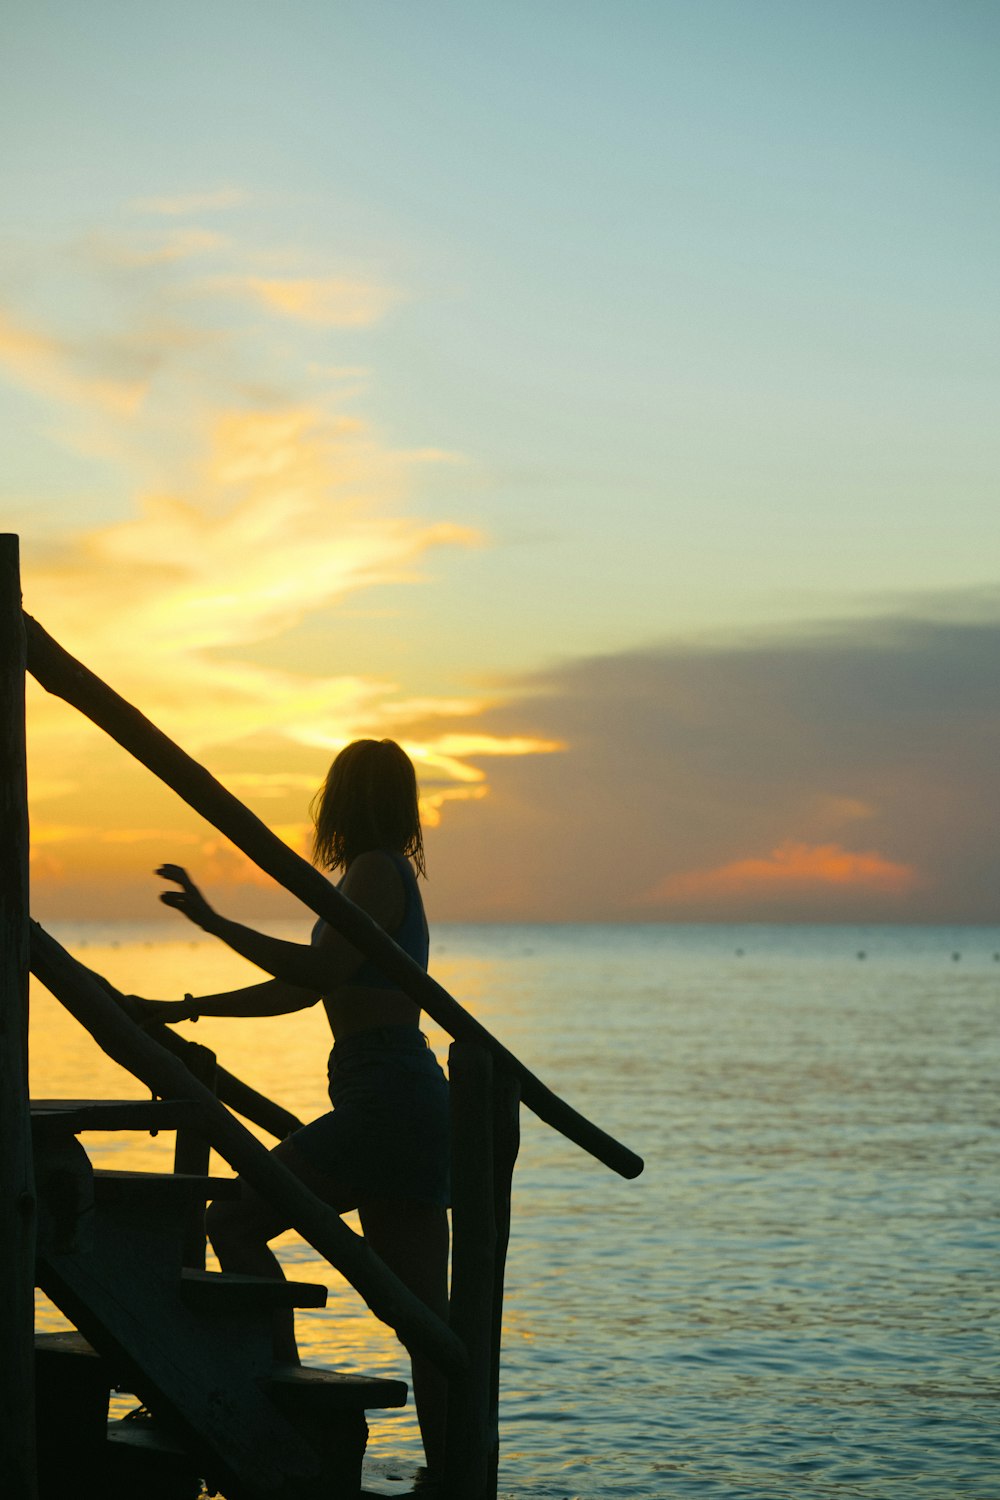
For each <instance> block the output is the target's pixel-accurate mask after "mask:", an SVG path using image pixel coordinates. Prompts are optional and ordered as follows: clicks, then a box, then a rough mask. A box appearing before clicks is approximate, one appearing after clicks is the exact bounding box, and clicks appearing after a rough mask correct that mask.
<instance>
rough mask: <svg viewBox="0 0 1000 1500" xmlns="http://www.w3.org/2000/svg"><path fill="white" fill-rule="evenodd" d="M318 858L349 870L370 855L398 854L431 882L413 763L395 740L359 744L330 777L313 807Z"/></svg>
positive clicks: (332, 866) (339, 760)
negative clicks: (381, 851) (384, 851)
mask: <svg viewBox="0 0 1000 1500" xmlns="http://www.w3.org/2000/svg"><path fill="white" fill-rule="evenodd" d="M310 812H311V813H312V817H313V822H314V824H315V833H314V835H313V857H314V859H315V861H316V863H317V864H318V865H320V866H322V868H323V869H326V870H339V869H346V868H347V866H348V865H349V864H350V863H351V861H352V860H353V859H355V858H356V857H357V855H359V854H365V853H367V851H368V850H369V849H394V850H396V851H397V852H398V853H400V854H405V855H407V857H408V858H410V859H412V860H413V863H414V864H415V865H416V867H417V869H418V870H419V871H420V874H421V875H423V876H424V877H426V875H427V870H426V868H425V865H424V840H423V835H422V834H421V831H420V812H419V808H418V805H417V777H416V772H415V771H414V769H413V763H412V761H411V760H410V757H409V756H408V755H407V754H406V752H405V750H401V749H400V747H399V746H398V745H397V744H396V741H395V740H355V741H354V743H353V744H352V745H346V746H345V747H344V749H343V750H341V752H340V754H339V755H338V756H337V758H336V760H335V761H334V762H333V765H332V766H331V767H330V769H329V771H328V772H327V777H326V780H325V781H324V783H323V785H322V786H321V787H320V789H319V791H318V792H317V793H316V796H315V797H314V798H313V801H312V805H311V807H310Z"/></svg>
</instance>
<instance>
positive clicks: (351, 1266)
mask: <svg viewBox="0 0 1000 1500" xmlns="http://www.w3.org/2000/svg"><path fill="white" fill-rule="evenodd" d="M31 971H32V973H33V974H34V975H35V977H36V978H37V979H38V980H40V981H41V983H42V984H44V986H45V988H46V989H47V990H49V991H51V993H52V994H53V995H55V997H56V998H57V999H58V1000H59V1001H61V1003H62V1004H63V1005H64V1006H65V1007H66V1009H67V1010H68V1011H70V1013H71V1014H72V1015H74V1016H75V1017H76V1019H77V1020H78V1021H79V1022H80V1024H81V1025H82V1026H84V1027H86V1029H87V1030H88V1031H89V1032H90V1034H91V1036H92V1037H93V1038H94V1040H95V1041H96V1042H97V1044H98V1046H99V1047H100V1048H101V1049H102V1050H103V1051H104V1052H106V1053H107V1054H108V1056H109V1057H111V1058H113V1059H114V1061H115V1062H117V1063H119V1064H120V1065H121V1066H122V1067H123V1068H127V1069H128V1071H129V1072H130V1073H133V1074H134V1075H135V1076H136V1077H137V1078H140V1079H141V1080H142V1082H143V1083H144V1084H145V1085H146V1086H147V1088H149V1089H151V1090H152V1091H153V1092H154V1093H155V1094H158V1095H159V1096H160V1097H161V1098H174V1099H194V1100H195V1101H196V1102H197V1103H199V1104H201V1106H202V1108H203V1111H204V1122H205V1133H206V1135H207V1136H208V1138H209V1140H210V1142H211V1144H212V1146H213V1148H214V1149H215V1150H216V1151H217V1152H218V1153H219V1155H220V1156H222V1157H224V1158H225V1160H226V1161H228V1162H229V1164H230V1166H232V1167H234V1168H235V1170H236V1171H237V1172H239V1174H240V1175H241V1176H242V1177H244V1178H245V1179H246V1180H247V1182H249V1183H250V1184H251V1186H252V1187H254V1188H255V1189H256V1190H257V1191H258V1192H259V1193H260V1194H261V1195H262V1196H263V1197H265V1198H267V1200H268V1202H269V1203H270V1204H271V1205H272V1206H273V1207H274V1208H275V1209H277V1211H278V1212H279V1213H281V1214H283V1215H287V1218H288V1222H289V1227H290V1228H292V1229H295V1230H296V1231H297V1232H298V1233H299V1234H300V1235H301V1236H302V1238H303V1239H304V1240H306V1241H307V1242H308V1243H309V1244H310V1245H312V1247H313V1249H314V1250H317V1251H318V1252H319V1254H320V1255H322V1256H323V1257H324V1258H325V1259H326V1260H328V1261H329V1262H330V1264H331V1265H332V1266H335V1267H336V1269H337V1270H338V1271H340V1273H341V1274H342V1275H343V1276H345V1277H346V1278H347V1280H348V1281H349V1282H350V1283H351V1285H352V1286H353V1287H354V1288H355V1289H356V1290H357V1291H358V1292H359V1293H360V1295H361V1296H362V1297H363V1298H364V1300H365V1302H366V1303H367V1305H368V1306H369V1307H370V1308H371V1310H372V1312H373V1313H374V1314H375V1316H376V1317H377V1318H379V1319H380V1320H381V1321H382V1322H383V1323H388V1325H389V1327H390V1328H393V1329H395V1331H396V1333H397V1334H398V1335H399V1338H400V1340H401V1341H402V1343H404V1344H405V1345H406V1346H407V1348H409V1349H416V1350H417V1351H418V1352H420V1353H423V1354H425V1355H426V1356H427V1358H428V1359H431V1360H433V1361H434V1362H435V1363H436V1364H438V1365H439V1366H440V1367H441V1369H443V1370H446V1371H448V1372H449V1373H452V1374H454V1373H459V1372H461V1371H462V1370H463V1369H464V1368H465V1366H466V1363H467V1356H466V1352H465V1348H464V1346H463V1344H462V1343H461V1341H460V1340H459V1339H458V1338H457V1337H456V1335H455V1334H454V1333H453V1332H452V1330H451V1329H450V1328H449V1327H448V1325H447V1324H446V1323H444V1322H443V1321H442V1320H441V1319H440V1318H439V1317H437V1315H436V1314H435V1313H433V1312H432V1311H431V1310H430V1308H429V1307H427V1306H426V1305H425V1304H424V1303H423V1302H421V1301H420V1299H419V1297H416V1296H415V1295H414V1294H413V1293H412V1292H411V1291H410V1289H409V1288H408V1287H407V1286H404V1284H403V1282H401V1281H400V1280H399V1278H398V1276H396V1275H395V1274H394V1273H393V1272H392V1271H390V1270H389V1268H388V1266H386V1265H385V1264H384V1263H383V1262H382V1261H381V1260H379V1258H378V1256H377V1255H375V1253H374V1252H373V1251H372V1250H371V1249H370V1248H369V1246H368V1245H367V1244H366V1243H365V1241H364V1239H363V1238H362V1237H361V1236H360V1235H357V1234H355V1233H354V1232H353V1230H351V1229H349V1228H348V1227H347V1225H346V1224H345V1223H343V1221H342V1220H341V1218H340V1217H339V1215H338V1214H337V1213H335V1212H334V1210H333V1209H332V1208H330V1207H329V1206H328V1205H327V1204H326V1203H323V1202H322V1201H321V1200H320V1199H319V1198H317V1197H316V1196H315V1195H314V1194H313V1193H311V1192H310V1191H309V1189H308V1188H307V1187H306V1186H305V1184H304V1183H303V1182H301V1181H300V1180H299V1178H297V1177H296V1176H295V1175H294V1173H292V1172H290V1171H289V1170H288V1168H287V1167H286V1166H284V1165H283V1164H282V1163H281V1162H280V1161H278V1160H277V1158H276V1157H274V1156H273V1155H272V1154H271V1152H269V1151H268V1149H267V1148H266V1146H262V1145H261V1143H260V1141H258V1140H257V1138H256V1136H253V1135H251V1134H250V1132H249V1131H248V1130H247V1129H246V1127H245V1126H243V1125H241V1124H240V1122H239V1121H238V1120H236V1119H234V1118H233V1116H232V1115H231V1114H230V1113H229V1111H228V1110H227V1109H225V1108H224V1106H223V1105H221V1104H220V1103H219V1101H218V1100H217V1099H216V1097H215V1095H214V1094H213V1093H212V1091H211V1090H210V1089H208V1088H206V1087H205V1085H204V1084H203V1083H200V1082H199V1081H198V1079H196V1078H195V1077H194V1076H193V1074H191V1073H190V1072H189V1070H188V1069H187V1068H186V1067H185V1066H184V1064H183V1063H182V1062H181V1061H180V1060H179V1059H178V1058H176V1057H174V1056H173V1055H172V1054H171V1053H169V1052H167V1051H166V1050H165V1049H164V1048H163V1047H161V1046H160V1044H159V1043H158V1042H155V1041H154V1040H153V1039H152V1037H149V1036H147V1035H146V1034H145V1032H144V1031H143V1030H142V1028H141V1027H139V1026H137V1025H136V1024H135V1022H134V1021H131V1020H129V1018H128V1016H126V1015H125V1014H124V1012H123V1011H122V1010H121V1009H119V1007H118V1006H117V1005H115V1003H114V1001H113V1000H112V999H111V997H110V996H109V995H108V994H107V993H106V991H105V990H104V988H103V987H102V986H101V985H100V984H99V983H97V981H96V980H95V978H94V976H93V975H92V974H91V973H90V971H89V970H88V969H86V968H85V967H84V966H83V965H82V964H80V963H78V962H77V960H76V959H75V958H73V957H72V955H71V954H69V953H67V952H66V950H65V948H63V947H62V946H61V945H60V944H59V943H58V942H56V940H55V938H53V937H51V936H50V934H49V933H47V932H46V931H45V930H44V928H42V927H40V926H39V924H38V923H37V922H32V924H31Z"/></svg>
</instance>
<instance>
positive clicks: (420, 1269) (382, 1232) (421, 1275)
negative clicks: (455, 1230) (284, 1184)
mask: <svg viewBox="0 0 1000 1500" xmlns="http://www.w3.org/2000/svg"><path fill="white" fill-rule="evenodd" d="M360 1214H361V1227H362V1229H363V1230H364V1232H365V1239H366V1240H367V1241H368V1243H369V1245H370V1246H371V1248H372V1249H373V1250H374V1251H375V1254H376V1255H378V1256H380V1257H381V1259H382V1260H384V1261H385V1263H386V1265H387V1266H388V1267H389V1269H390V1270H391V1271H395V1273H396V1275H397V1276H398V1277H399V1279H400V1281H402V1282H405V1284H406V1285H407V1286H408V1287H409V1288H410V1291H411V1292H413V1293H414V1294H415V1295H416V1296H418V1297H419V1298H420V1300H421V1301H422V1302H425V1303H426V1304H427V1306H428V1307H429V1308H430V1309H431V1310H432V1311H433V1312H436V1313H437V1315H438V1317H439V1318H443V1319H444V1320H445V1321H447V1318H448V1215H447V1212H446V1211H445V1209H443V1208H435V1207H434V1206H433V1205H432V1204H427V1203H411V1202H404V1201H400V1200H398V1199H393V1200H391V1201H390V1200H385V1201H380V1202H377V1203H369V1204H367V1205H365V1206H363V1207H362V1208H361V1209H360ZM410 1362H411V1366H412V1369H413V1400H414V1404H415V1406H416V1408H417V1420H418V1421H419V1423H420V1435H421V1437H422V1439H423V1443H424V1453H425V1455H426V1458H427V1467H428V1469H430V1470H433V1471H436V1472H440V1470H441V1469H442V1467H443V1465H444V1440H445V1428H446V1423H447V1418H448V1382H447V1379H446V1377H445V1376H444V1375H442V1373H441V1371H440V1370H439V1369H438V1368H437V1366H436V1365H435V1364H432V1363H431V1361H430V1360H429V1359H426V1358H425V1357H424V1356H423V1355H420V1354H411V1357H410Z"/></svg>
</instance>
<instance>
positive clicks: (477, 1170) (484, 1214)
mask: <svg viewBox="0 0 1000 1500" xmlns="http://www.w3.org/2000/svg"><path fill="white" fill-rule="evenodd" d="M448 1076H449V1082H450V1090H451V1121H452V1157H451V1160H452V1274H451V1304H450V1321H451V1326H452V1328H453V1329H454V1331H455V1332H456V1333H457V1334H458V1337H459V1338H460V1339H461V1340H462V1343H463V1344H464V1345H465V1347H466V1349H467V1350H468V1353H469V1368H468V1370H467V1371H466V1372H465V1373H464V1374H463V1375H462V1377H461V1378H460V1379H453V1380H452V1381H451V1383H450V1385H449V1390H448V1441H447V1452H446V1459H445V1494H446V1495H447V1497H448V1500H496V1493H497V1466H498V1458H499V1423H498V1408H499V1388H500V1340H501V1318H502V1313H503V1276H504V1264H505V1261H506V1254H507V1240H508V1237H509V1234H510V1191H511V1175H512V1173H513V1170H514V1162H515V1159H516V1157H517V1148H518V1141H519V1105H520V1092H519V1088H518V1082H517V1079H516V1078H514V1077H513V1076H512V1075H511V1074H509V1073H508V1074H504V1073H503V1072H502V1071H501V1070H500V1069H499V1068H496V1067H494V1063H493V1058H492V1056H491V1054H490V1053H489V1052H488V1051H487V1050H486V1049H485V1048H484V1047H479V1046H477V1045H476V1044H475V1043H473V1042H454V1043H453V1044H452V1046H451V1048H450V1050H449V1053H448Z"/></svg>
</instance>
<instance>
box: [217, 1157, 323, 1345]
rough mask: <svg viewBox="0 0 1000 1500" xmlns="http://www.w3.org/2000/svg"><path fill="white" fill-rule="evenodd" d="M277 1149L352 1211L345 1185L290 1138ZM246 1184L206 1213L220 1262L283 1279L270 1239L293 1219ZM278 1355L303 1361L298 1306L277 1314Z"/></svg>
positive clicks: (312, 1184)
mask: <svg viewBox="0 0 1000 1500" xmlns="http://www.w3.org/2000/svg"><path fill="white" fill-rule="evenodd" d="M271 1154H272V1155H273V1156H276V1157H277V1158H278V1159H279V1161H281V1162H282V1163H283V1164H284V1165H285V1166H286V1167H288V1169H289V1171H291V1172H294V1173H295V1175H296V1177H298V1178H300V1179H301V1181H302V1182H304V1183H305V1185H306V1187H307V1188H309V1189H310V1191H311V1192H313V1193H315V1194H316V1196H317V1198H321V1199H322V1200H323V1202H324V1203H328V1204H329V1205H330V1207H331V1208H333V1209H335V1210H336V1212H337V1213H346V1212H347V1209H348V1208H349V1207H350V1206H351V1205H350V1203H349V1202H348V1201H347V1200H346V1197H345V1193H344V1189H343V1187H342V1186H341V1185H340V1184H338V1183H337V1182H335V1181H334V1180H333V1178H330V1177H327V1176H326V1175H325V1174H324V1173H322V1172H317V1171H316V1169H315V1168H314V1167H313V1166H312V1165H311V1164H310V1163H309V1162H307V1161H306V1160H305V1158H304V1157H303V1156H302V1155H300V1153H299V1152H298V1151H296V1149H295V1147H294V1146H293V1145H292V1144H291V1142H290V1141H282V1143H281V1145H280V1146H276V1147H275V1149H274V1151H273V1152H272V1153H271ZM240 1183H241V1188H242V1192H241V1194H240V1196H239V1198H233V1199H227V1198H220V1199H218V1200H217V1201H216V1202H214V1203H210V1204H209V1205H208V1212H207V1214H206V1216H205V1227H206V1229H207V1230H208V1237H209V1239H210V1240H211V1242H212V1248H213V1250H214V1251H215V1253H216V1255H217V1256H218V1257H219V1265H220V1266H221V1267H222V1269H223V1270H224V1271H234V1272H237V1273H238V1274H239V1275H241V1276H270V1277H271V1278H272V1279H273V1280H283V1279H284V1275H285V1273H284V1271H283V1270H282V1269H281V1265H280V1263H279V1261H278V1259H277V1257H276V1256H275V1255H274V1253H273V1251H271V1250H269V1249H268V1242H269V1241H270V1240H273V1239H276V1238H277V1236H278V1235H279V1234H283V1233H284V1231H285V1230H286V1229H287V1228H288V1223H287V1221H286V1220H285V1219H283V1218H282V1216H281V1215H279V1214H276V1213H275V1211H274V1209H273V1208H272V1207H271V1205H270V1204H269V1203H268V1201H267V1199H266V1198H262V1197H261V1195H260V1194H259V1193H258V1192H257V1191H256V1190H255V1189H254V1188H252V1187H251V1186H250V1184H249V1183H248V1182H244V1181H243V1179H242V1178H241V1179H240ZM274 1359H275V1363H276V1364H294V1365H297V1364H298V1363H299V1351H298V1347H297V1345H296V1343H295V1310H294V1308H291V1307H288V1308H284V1307H283V1308H279V1309H277V1310H276V1311H275V1313H274Z"/></svg>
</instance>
